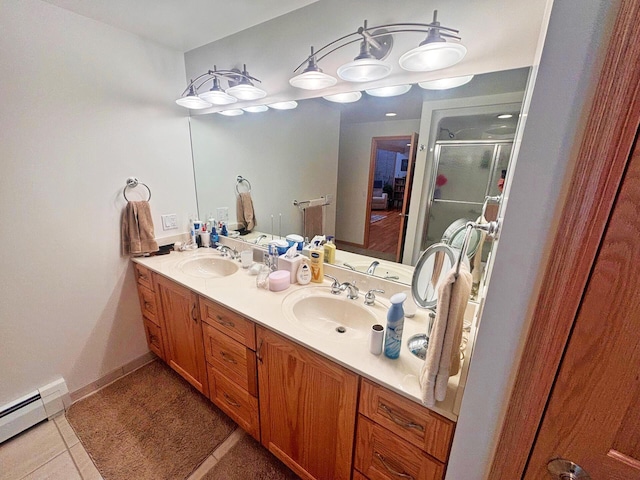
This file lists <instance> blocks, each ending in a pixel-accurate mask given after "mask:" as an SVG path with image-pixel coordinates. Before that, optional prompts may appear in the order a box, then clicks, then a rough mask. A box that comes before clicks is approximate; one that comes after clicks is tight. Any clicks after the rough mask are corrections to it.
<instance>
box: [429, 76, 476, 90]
mask: <svg viewBox="0 0 640 480" xmlns="http://www.w3.org/2000/svg"><path fill="white" fill-rule="evenodd" d="M472 78H473V75H465V76H463V77H450V78H441V79H439V80H429V81H427V82H420V83H418V85H419V86H420V88H424V89H425V90H447V89H448V88H456V87H460V86H462V85H465V84H467V83H469V82H470V81H471V79H472Z"/></svg>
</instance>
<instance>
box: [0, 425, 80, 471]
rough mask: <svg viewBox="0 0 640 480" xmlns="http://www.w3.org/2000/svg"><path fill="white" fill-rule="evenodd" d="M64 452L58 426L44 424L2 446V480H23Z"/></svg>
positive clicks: (0, 459)
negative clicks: (22, 479)
mask: <svg viewBox="0 0 640 480" xmlns="http://www.w3.org/2000/svg"><path fill="white" fill-rule="evenodd" d="M64 451H66V447H65V444H64V441H63V440H62V436H61V435H60V433H59V432H58V428H57V427H56V424H55V423H54V422H52V421H51V422H50V421H46V422H42V423H40V424H39V425H37V426H35V427H32V428H31V429H29V430H27V431H25V432H22V433H21V434H20V435H18V436H16V437H14V438H12V439H11V440H8V441H6V442H5V443H3V444H2V445H0V465H2V468H1V469H0V480H16V479H21V478H22V477H24V476H25V475H27V474H29V473H31V472H33V471H34V470H36V469H37V468H39V467H41V466H42V465H44V464H45V463H47V462H49V461H50V460H52V459H53V458H55V457H57V456H58V455H60V454H61V453H62V452H64ZM69 458H71V457H69ZM74 468H75V467H74Z"/></svg>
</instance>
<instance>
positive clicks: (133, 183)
mask: <svg viewBox="0 0 640 480" xmlns="http://www.w3.org/2000/svg"><path fill="white" fill-rule="evenodd" d="M138 185H142V186H143V187H144V188H146V189H147V192H149V198H147V202H148V201H149V200H151V189H150V188H149V186H148V185H147V184H146V183H142V182H141V181H140V180H138V179H137V178H136V177H129V178H127V184H126V185H125V187H124V190H122V195H123V196H124V199H125V200H126V201H127V202H128V201H129V199H128V198H127V188H136V187H137V186H138Z"/></svg>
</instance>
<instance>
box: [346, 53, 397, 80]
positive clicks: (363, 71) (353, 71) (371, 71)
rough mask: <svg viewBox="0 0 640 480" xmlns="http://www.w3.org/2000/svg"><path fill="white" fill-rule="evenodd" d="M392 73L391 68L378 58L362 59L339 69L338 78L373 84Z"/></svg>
mask: <svg viewBox="0 0 640 480" xmlns="http://www.w3.org/2000/svg"><path fill="white" fill-rule="evenodd" d="M390 73H391V66H390V65H387V64H386V63H384V62H383V61H382V60H378V59H376V58H361V59H359V60H354V61H353V62H349V63H345V64H344V65H342V66H341V67H340V68H338V76H339V77H340V78H341V79H342V80H346V81H347V82H371V81H373V80H380V79H381V78H384V77H387V76H388V75H389V74H390Z"/></svg>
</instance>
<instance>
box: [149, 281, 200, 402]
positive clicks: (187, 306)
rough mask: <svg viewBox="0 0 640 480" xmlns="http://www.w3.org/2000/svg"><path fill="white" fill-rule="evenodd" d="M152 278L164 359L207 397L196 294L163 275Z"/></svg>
mask: <svg viewBox="0 0 640 480" xmlns="http://www.w3.org/2000/svg"><path fill="white" fill-rule="evenodd" d="M153 278H154V282H155V287H156V288H155V291H156V294H157V298H158V304H159V306H160V308H159V312H158V313H159V314H160V317H161V318H162V325H161V326H162V331H163V333H164V337H165V347H166V348H165V352H164V353H165V358H166V362H167V363H168V364H169V366H170V367H171V368H173V369H174V370H175V371H176V372H178V373H179V374H180V375H181V376H182V377H183V378H184V379H185V380H186V381H187V382H189V383H190V384H191V385H193V386H194V387H195V388H196V389H197V390H198V391H199V392H201V393H203V394H204V395H207V396H208V395H209V386H208V383H207V371H206V366H205V360H204V346H203V343H202V325H201V323H200V315H199V312H198V296H197V295H196V294H195V293H193V292H191V291H190V290H188V289H187V288H184V287H182V286H180V285H178V284H176V283H174V282H172V281H170V280H167V279H166V278H164V277H161V276H159V275H154V276H153Z"/></svg>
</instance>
